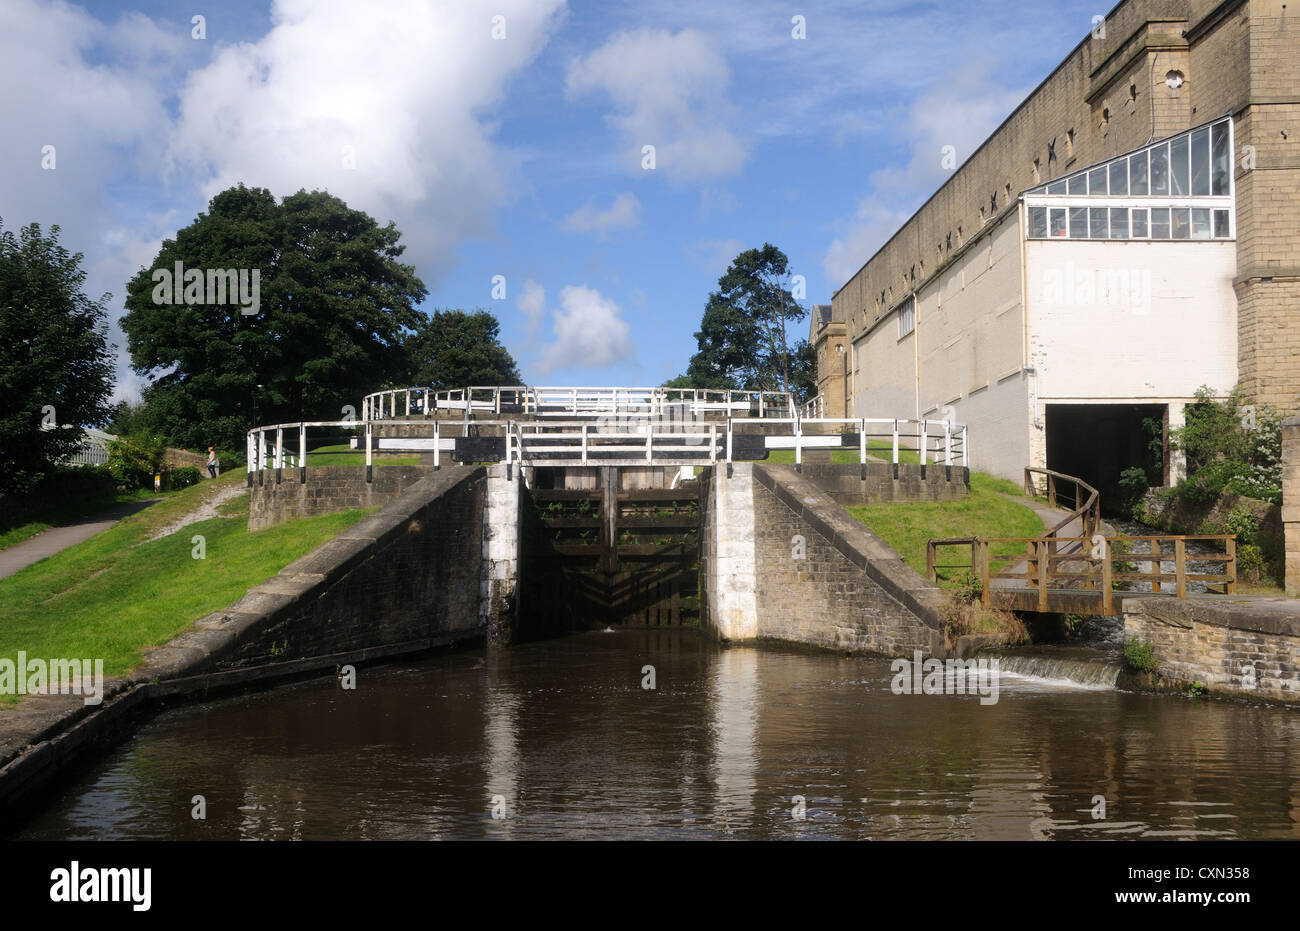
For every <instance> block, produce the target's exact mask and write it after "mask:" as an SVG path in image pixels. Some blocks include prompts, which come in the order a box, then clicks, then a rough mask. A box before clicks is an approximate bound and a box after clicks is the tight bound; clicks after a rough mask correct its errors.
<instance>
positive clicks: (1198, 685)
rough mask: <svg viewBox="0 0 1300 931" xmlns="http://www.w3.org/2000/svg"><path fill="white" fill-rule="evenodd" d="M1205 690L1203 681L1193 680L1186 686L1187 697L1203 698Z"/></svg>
mask: <svg viewBox="0 0 1300 931" xmlns="http://www.w3.org/2000/svg"><path fill="white" fill-rule="evenodd" d="M1205 692H1206V689H1205V683H1204V682H1193V683H1192V684H1191V685H1189V686H1188V687H1187V697H1188V698H1204V697H1205Z"/></svg>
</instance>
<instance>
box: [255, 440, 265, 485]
mask: <svg viewBox="0 0 1300 931" xmlns="http://www.w3.org/2000/svg"><path fill="white" fill-rule="evenodd" d="M257 484H259V485H265V484H266V431H265V430H262V429H260V428H259V429H258V431H257Z"/></svg>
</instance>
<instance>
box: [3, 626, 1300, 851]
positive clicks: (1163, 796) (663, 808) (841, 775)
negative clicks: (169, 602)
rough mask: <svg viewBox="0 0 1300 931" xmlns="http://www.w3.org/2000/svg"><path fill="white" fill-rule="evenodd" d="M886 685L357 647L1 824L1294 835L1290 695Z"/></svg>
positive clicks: (546, 651) (629, 658)
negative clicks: (338, 667) (1252, 700)
mask: <svg viewBox="0 0 1300 931" xmlns="http://www.w3.org/2000/svg"><path fill="white" fill-rule="evenodd" d="M646 665H653V666H654V667H655V679H656V682H655V685H656V687H655V688H654V689H645V688H642V679H643V672H642V670H643V667H644V666H646ZM889 683H890V671H889V664H888V661H887V660H882V659H870V658H853V659H844V658H842V657H839V656H834V655H826V654H813V653H804V652H790V651H783V650H778V649H766V648H729V649H722V648H719V647H716V646H713V645H710V644H708V643H706V642H703V641H701V640H700V639H699V638H698V637H696V636H694V635H692V634H690V633H672V632H665V631H620V632H617V633H609V634H605V633H593V634H589V635H582V636H577V637H571V638H566V639H563V640H556V641H549V642H546V643H537V644H528V645H524V646H519V647H514V648H511V649H508V650H504V651H491V652H489V651H474V652H465V653H459V654H453V655H446V656H440V657H437V658H431V659H428V660H425V661H422V662H419V663H413V664H410V665H406V666H393V667H384V668H372V669H363V670H361V675H360V678H359V681H358V688H357V690H356V691H354V692H349V691H344V690H342V689H340V688H339V686H338V684H337V683H336V682H334V681H333V680H321V681H315V682H309V683H303V684H299V685H295V686H292V687H289V688H284V689H280V690H277V691H274V692H264V693H258V694H253V695H247V696H242V697H238V698H233V699H228V700H223V701H218V702H211V703H207V704H203V705H192V706H186V707H181V708H178V709H176V710H173V711H169V712H167V713H165V714H163V715H160V716H159V717H157V718H156V719H154V720H153V721H151V722H150V723H149V724H148V725H146V726H145V727H144V728H143V729H142V730H141V731H140V732H139V733H138V734H137V735H136V736H135V737H134V738H133V739H132V740H131V741H130V742H128V743H126V744H124V745H123V746H122V747H120V748H119V749H118V750H117V751H116V752H115V753H114V754H112V755H111V756H110V757H108V758H107V759H106V760H105V761H104V762H103V764H102V765H101V766H99V768H98V769H97V770H96V771H94V772H92V773H91V774H90V775H89V776H87V777H86V778H85V779H84V780H82V781H81V782H80V783H79V784H78V785H76V786H74V787H73V788H72V789H71V790H70V791H69V792H68V793H67V794H66V795H65V796H64V797H63V798H61V799H60V800H59V801H58V802H57V803H56V804H54V805H53V806H52V807H51V808H50V809H49V810H48V811H46V812H44V813H42V814H41V815H40V816H39V817H38V818H37V819H36V820H35V821H34V822H33V823H31V824H30V825H29V826H28V827H27V828H26V829H25V830H24V831H23V832H22V835H21V836H24V837H30V838H176V839H200V838H221V839H242V838H249V839H251V838H258V839H322V838H349V839H396V838H412V839H415V838H507V837H510V838H531V837H587V838H727V837H731V838H766V837H839V838H855V839H867V838H871V839H889V838H908V839H968V838H988V839H1022V838H1024V839H1027V838H1036V837H1037V838H1060V839H1072V838H1130V837H1132V838H1137V837H1153V838H1202V837H1208V838H1291V839H1296V838H1300V780H1297V778H1296V777H1297V771H1298V770H1300V759H1298V756H1300V751H1298V750H1297V749H1296V748H1297V746H1300V744H1298V743H1297V740H1296V738H1297V737H1298V736H1300V723H1298V722H1300V716H1297V714H1296V713H1295V712H1294V711H1288V710H1286V709H1281V708H1273V707H1252V706H1248V705H1245V704H1237V703H1231V702H1215V701H1189V700H1185V699H1181V698H1177V697H1169V696H1143V695H1132V694H1126V693H1122V692H1116V691H1110V690H1101V689H1076V688H1070V687H1066V686H1062V685H1059V684H1056V685H1053V684H1049V683H1043V682H1039V681H1037V680H1033V679H1027V678H1021V677H1006V678H1004V679H1003V681H1002V683H1001V689H1000V695H999V700H998V702H997V704H995V705H981V704H980V703H979V699H978V697H977V696H943V695H894V694H893V693H892V692H891V691H890V689H889ZM196 795H203V796H204V798H205V800H206V808H207V818H206V820H195V819H194V818H192V817H191V811H192V809H193V802H192V800H193V798H194V796H196ZM494 796H499V797H500V799H499V802H500V806H499V808H498V811H499V812H500V813H503V814H504V816H505V817H503V818H494V817H493V797H494ZM795 796H802V797H803V798H804V800H805V809H804V813H803V818H802V819H800V818H798V817H796V816H795V813H794V811H793V809H794V797H795ZM1098 798H1100V799H1102V800H1103V801H1104V806H1105V816H1104V817H1102V818H1097V817H1094V815H1095V814H1096V812H1097V811H1098V805H1097V800H1098Z"/></svg>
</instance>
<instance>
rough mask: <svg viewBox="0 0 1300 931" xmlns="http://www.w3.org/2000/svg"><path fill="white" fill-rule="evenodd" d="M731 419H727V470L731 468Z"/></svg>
mask: <svg viewBox="0 0 1300 931" xmlns="http://www.w3.org/2000/svg"><path fill="white" fill-rule="evenodd" d="M731 452H732V445H731V418H730V417H728V418H727V468H731Z"/></svg>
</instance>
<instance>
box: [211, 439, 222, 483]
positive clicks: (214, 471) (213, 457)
mask: <svg viewBox="0 0 1300 931" xmlns="http://www.w3.org/2000/svg"><path fill="white" fill-rule="evenodd" d="M219 465H221V460H219V459H218V458H217V451H216V450H215V449H213V448H212V447H211V446H209V447H208V478H216V477H217V467H218V466H219Z"/></svg>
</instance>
